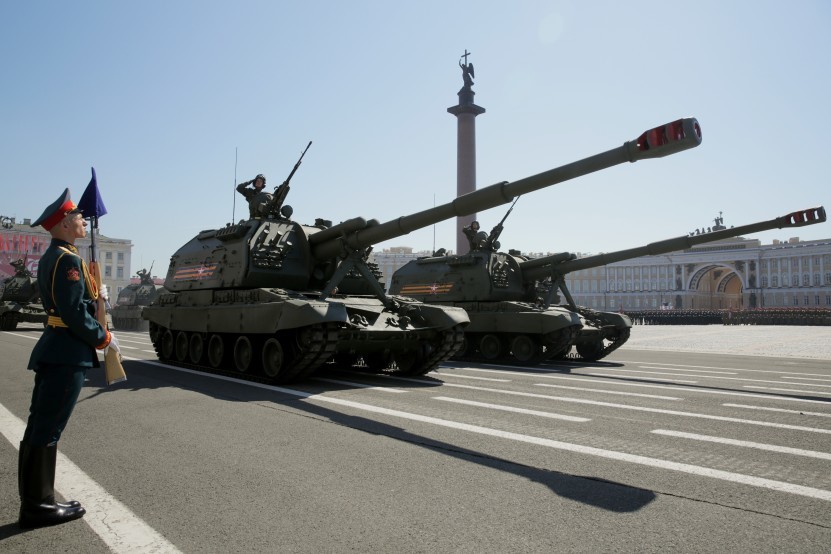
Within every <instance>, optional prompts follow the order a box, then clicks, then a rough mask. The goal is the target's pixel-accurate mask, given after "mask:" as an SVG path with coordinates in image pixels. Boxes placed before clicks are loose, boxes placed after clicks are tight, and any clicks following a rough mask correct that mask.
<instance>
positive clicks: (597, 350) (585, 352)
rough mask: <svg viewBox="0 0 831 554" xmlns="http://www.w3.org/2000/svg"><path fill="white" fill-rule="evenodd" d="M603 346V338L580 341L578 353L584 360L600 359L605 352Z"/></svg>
mask: <svg viewBox="0 0 831 554" xmlns="http://www.w3.org/2000/svg"><path fill="white" fill-rule="evenodd" d="M603 348H604V346H603V340H602V339H601V340H598V341H594V342H584V343H578V344H577V353H578V354H580V357H581V358H583V359H584V360H587V361H589V362H593V361H595V360H598V359H600V356H601V355H602V354H603Z"/></svg>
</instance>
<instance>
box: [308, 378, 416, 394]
mask: <svg viewBox="0 0 831 554" xmlns="http://www.w3.org/2000/svg"><path fill="white" fill-rule="evenodd" d="M314 380H315V381H324V382H326V383H334V384H335V385H346V386H348V387H355V388H359V389H371V390H380V391H384V392H399V393H405V392H407V391H405V390H401V389H393V388H389V387H376V386H375V385H367V384H365V383H354V382H352V381H341V380H339V379H328V378H324V377H315V378H314Z"/></svg>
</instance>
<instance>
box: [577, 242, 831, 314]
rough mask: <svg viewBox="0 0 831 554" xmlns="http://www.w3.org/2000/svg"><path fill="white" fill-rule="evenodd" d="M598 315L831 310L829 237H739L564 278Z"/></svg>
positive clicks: (583, 302)
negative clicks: (770, 241) (765, 240)
mask: <svg viewBox="0 0 831 554" xmlns="http://www.w3.org/2000/svg"><path fill="white" fill-rule="evenodd" d="M566 286H567V287H568V288H569V290H570V291H571V294H572V296H573V297H574V300H575V302H576V303H577V304H580V305H583V306H586V307H589V308H594V309H597V310H605V311H616V310H619V309H623V310H639V309H640V310H654V309H673V308H674V309H684V308H687V309H696V310H701V309H704V310H718V309H728V308H731V309H747V308H772V307H794V306H801V307H823V308H828V307H831V239H824V240H816V241H800V240H799V238H792V239H790V240H789V241H787V242H780V241H774V242H773V244H769V245H762V244H761V243H760V241H758V240H754V239H744V238H741V237H737V238H734V239H725V240H722V241H717V242H711V243H707V244H704V245H700V246H696V247H694V248H690V249H687V250H684V251H680V252H672V253H670V254H665V255H658V256H643V257H640V258H634V259H631V260H626V261H623V262H617V263H614V264H609V265H607V266H603V267H597V268H593V269H585V270H582V271H577V272H574V273H571V274H569V275H567V276H566Z"/></svg>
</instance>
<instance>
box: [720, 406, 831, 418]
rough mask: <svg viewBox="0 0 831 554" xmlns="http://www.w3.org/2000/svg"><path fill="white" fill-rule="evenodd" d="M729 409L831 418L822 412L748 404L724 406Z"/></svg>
mask: <svg viewBox="0 0 831 554" xmlns="http://www.w3.org/2000/svg"><path fill="white" fill-rule="evenodd" d="M722 406H727V407H729V408H746V409H748V410H764V411H767V412H782V413H786V414H799V415H807V416H819V417H831V414H823V413H820V412H806V411H803V410H786V409H785V408H769V407H767V406H748V405H747V404H722Z"/></svg>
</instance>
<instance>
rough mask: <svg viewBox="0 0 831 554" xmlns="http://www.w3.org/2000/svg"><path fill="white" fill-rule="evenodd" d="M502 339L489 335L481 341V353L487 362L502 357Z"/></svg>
mask: <svg viewBox="0 0 831 554" xmlns="http://www.w3.org/2000/svg"><path fill="white" fill-rule="evenodd" d="M502 350H503V348H502V339H500V338H499V337H498V336H496V335H494V334H493V333H488V334H487V335H485V336H483V337H482V338H481V339H480V340H479V352H480V353H481V354H482V357H483V358H485V359H486V360H495V359H496V358H498V357H500V356H501V355H502Z"/></svg>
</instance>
